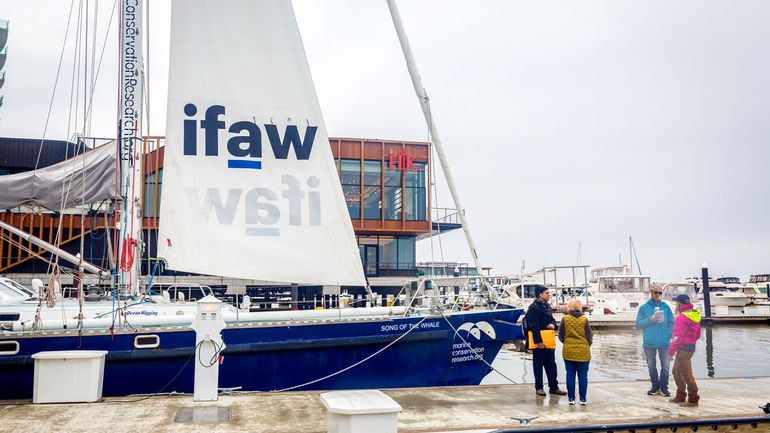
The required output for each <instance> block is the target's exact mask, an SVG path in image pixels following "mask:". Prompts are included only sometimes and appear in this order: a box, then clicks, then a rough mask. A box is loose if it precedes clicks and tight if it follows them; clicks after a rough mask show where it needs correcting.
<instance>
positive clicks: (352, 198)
mask: <svg viewBox="0 0 770 433" xmlns="http://www.w3.org/2000/svg"><path fill="white" fill-rule="evenodd" d="M340 183H342V193H343V194H344V195H345V203H346V204H347V206H348V213H349V214H350V218H352V219H359V218H361V162H360V161H359V160H357V159H343V160H340Z"/></svg>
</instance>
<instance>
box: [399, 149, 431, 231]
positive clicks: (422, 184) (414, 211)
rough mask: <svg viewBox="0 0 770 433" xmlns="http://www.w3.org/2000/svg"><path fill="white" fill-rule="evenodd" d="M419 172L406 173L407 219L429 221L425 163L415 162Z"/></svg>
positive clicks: (405, 201)
mask: <svg viewBox="0 0 770 433" xmlns="http://www.w3.org/2000/svg"><path fill="white" fill-rule="evenodd" d="M414 165H415V166H416V167H417V170H409V171H407V172H405V173H404V184H405V185H404V186H405V188H404V198H405V200H404V204H405V210H406V212H405V213H406V219H407V220H409V221H427V220H428V217H427V207H428V206H427V205H428V200H427V197H428V195H427V189H426V180H427V172H428V171H427V169H426V164H425V163H424V162H415V163H414Z"/></svg>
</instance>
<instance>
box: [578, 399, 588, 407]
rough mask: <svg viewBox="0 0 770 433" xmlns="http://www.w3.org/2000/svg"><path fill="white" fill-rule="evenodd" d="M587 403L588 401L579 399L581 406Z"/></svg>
mask: <svg viewBox="0 0 770 433" xmlns="http://www.w3.org/2000/svg"><path fill="white" fill-rule="evenodd" d="M587 404H588V402H587V401H585V400H580V405H581V406H585V405H587Z"/></svg>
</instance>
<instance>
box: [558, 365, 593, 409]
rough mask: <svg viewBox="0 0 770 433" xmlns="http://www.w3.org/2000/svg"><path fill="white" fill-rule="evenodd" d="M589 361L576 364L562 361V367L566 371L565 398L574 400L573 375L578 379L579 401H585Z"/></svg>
mask: <svg viewBox="0 0 770 433" xmlns="http://www.w3.org/2000/svg"><path fill="white" fill-rule="evenodd" d="M590 364H591V362H590V361H586V362H578V361H569V360H566V359H565V360H564V367H565V368H566V369H567V398H568V399H570V400H573V401H574V400H575V375H577V379H578V388H579V389H580V401H587V399H586V397H587V396H588V366H589V365H590Z"/></svg>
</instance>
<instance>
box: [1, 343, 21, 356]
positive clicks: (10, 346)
mask: <svg viewBox="0 0 770 433" xmlns="http://www.w3.org/2000/svg"><path fill="white" fill-rule="evenodd" d="M17 353H19V342H18V341H2V342H0V355H16V354H17Z"/></svg>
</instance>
